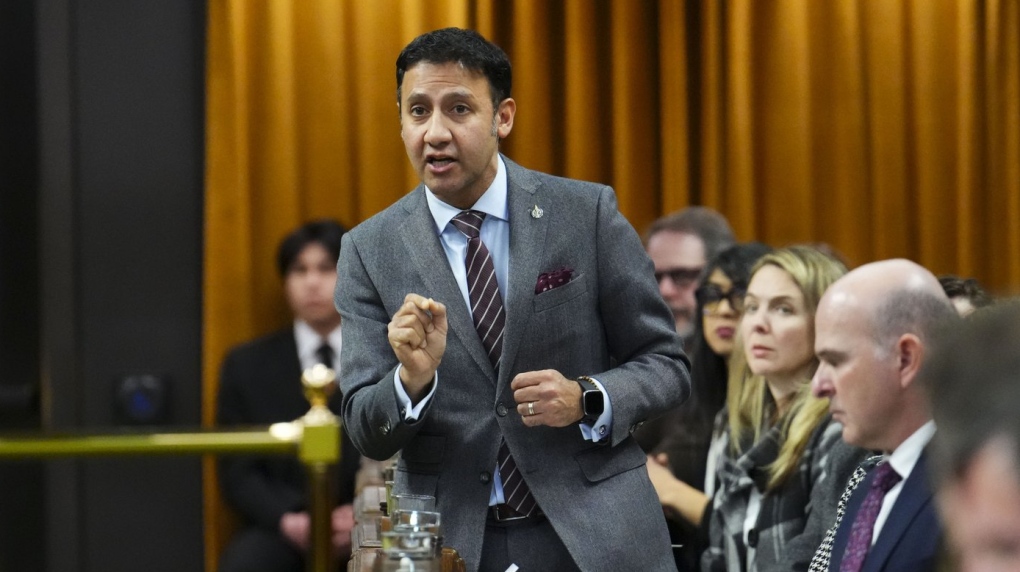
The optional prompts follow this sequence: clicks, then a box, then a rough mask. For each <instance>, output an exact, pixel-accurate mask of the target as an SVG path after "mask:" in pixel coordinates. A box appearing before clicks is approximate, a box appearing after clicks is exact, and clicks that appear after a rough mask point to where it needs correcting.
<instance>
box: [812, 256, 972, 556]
mask: <svg viewBox="0 0 1020 572" xmlns="http://www.w3.org/2000/svg"><path fill="white" fill-rule="evenodd" d="M954 319H958V318H957V315H956V312H955V311H954V310H953V306H952V304H951V303H950V302H949V299H948V298H947V297H946V295H945V293H944V292H943V291H942V287H941V286H940V285H939V282H938V280H937V279H936V278H935V276H933V275H932V274H931V273H930V272H928V271H927V270H925V269H924V268H922V267H921V266H919V265H917V264H915V263H913V262H910V261H907V260H886V261H882V262H875V263H872V264H866V265H864V266H861V267H860V268H857V269H856V270H854V271H853V272H850V273H849V274H847V275H846V276H844V277H843V278H841V279H840V280H838V281H837V282H836V283H835V284H833V285H832V286H831V287H830V288H829V290H828V291H827V292H826V293H825V296H823V297H822V301H821V302H820V303H819V305H818V311H817V313H816V315H815V354H816V355H817V356H818V360H819V366H818V369H817V371H816V373H815V376H814V379H813V380H812V381H811V389H812V392H813V393H814V394H815V396H817V397H827V398H829V400H830V402H829V411H830V412H831V413H832V416H833V419H834V420H835V421H838V422H840V423H842V424H843V440H844V441H846V442H847V443H848V444H850V445H854V446H857V447H864V448H867V449H873V450H875V451H880V452H881V453H882V455H881V457H875V458H872V459H870V460H869V461H867V462H865V464H864V465H863V466H862V467H861V468H859V469H858V471H857V472H856V473H855V474H854V476H853V477H851V481H850V485H849V486H848V489H847V491H846V492H845V493H844V495H843V498H842V499H841V500H840V506H839V511H838V515H837V520H836V523H835V524H834V525H833V528H832V529H831V530H830V531H829V534H827V535H826V538H825V540H824V541H823V543H822V546H821V547H820V548H819V550H818V552H817V553H816V554H815V558H814V560H813V561H812V563H811V570H839V571H840V572H845V571H847V570H850V571H853V572H857V571H860V570H869V571H871V570H873V571H879V570H889V571H894V570H913V571H923V570H931V569H934V559H935V553H936V549H937V547H938V545H939V542H940V539H941V536H942V529H941V525H940V523H939V521H938V516H937V514H936V511H935V505H934V502H933V501H932V493H931V490H930V488H929V487H928V483H927V455H926V453H925V448H926V446H927V444H928V441H930V440H931V438H932V436H933V435H934V434H935V423H934V422H933V421H932V420H931V412H930V410H929V407H928V404H927V401H926V397H925V394H924V392H923V391H922V389H921V387H920V384H919V383H918V381H917V380H918V372H919V371H920V369H921V366H922V364H923V363H924V361H925V360H926V358H927V357H928V353H929V350H930V348H931V344H932V341H933V340H932V338H933V337H934V336H935V334H936V333H937V330H938V329H939V328H940V327H941V326H942V325H943V324H945V323H947V322H951V321H952V320H954ZM858 485H860V486H858Z"/></svg>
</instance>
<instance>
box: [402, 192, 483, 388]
mask: <svg viewBox="0 0 1020 572" xmlns="http://www.w3.org/2000/svg"><path fill="white" fill-rule="evenodd" d="M406 204H407V213H408V216H407V219H406V220H405V224H403V225H402V226H401V227H400V235H401V238H402V239H403V241H404V247H405V248H406V249H407V251H408V253H409V255H408V256H407V260H410V261H412V263H413V264H414V267H415V269H416V270H417V271H418V275H419V276H421V279H422V282H424V283H425V287H426V290H427V291H428V292H429V294H428V295H429V296H431V297H432V298H434V299H436V300H438V301H440V302H443V303H444V304H446V316H447V320H448V322H449V325H450V331H451V332H453V335H454V336H455V337H456V338H457V339H458V340H460V342H461V344H463V345H464V347H465V348H466V349H467V352H468V354H469V355H470V356H471V357H472V358H473V359H474V361H475V362H476V363H477V364H478V366H479V368H480V369H481V370H482V371H483V372H485V375H486V377H487V378H488V379H489V381H491V382H492V383H493V384H495V383H496V375H495V372H494V371H493V370H492V364H491V363H489V357H488V355H487V354H486V353H485V348H484V346H482V340H481V338H479V337H478V332H476V331H475V325H474V321H473V320H472V319H471V315H470V314H469V313H468V309H467V305H466V304H465V302H464V296H463V295H462V294H461V292H460V287H458V286H457V280H456V279H455V278H454V277H453V271H451V270H450V262H449V261H448V260H447V258H446V251H445V250H443V245H442V243H441V242H440V239H439V235H438V234H436V225H435V221H434V220H433V218H432V213H431V212H430V211H429V206H428V201H426V200H425V187H424V186H422V185H419V186H418V188H417V189H415V190H414V192H413V193H412V196H411V198H410V200H409V201H408V202H407V203H406ZM394 263H395V264H400V263H401V261H394Z"/></svg>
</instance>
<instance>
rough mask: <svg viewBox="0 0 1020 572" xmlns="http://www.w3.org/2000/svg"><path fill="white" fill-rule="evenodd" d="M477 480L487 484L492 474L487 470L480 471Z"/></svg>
mask: <svg viewBox="0 0 1020 572" xmlns="http://www.w3.org/2000/svg"><path fill="white" fill-rule="evenodd" d="M478 480H479V481H481V482H482V484H483V485H487V484H489V481H491V480H492V474H490V473H489V472H488V471H482V472H481V473H479V474H478Z"/></svg>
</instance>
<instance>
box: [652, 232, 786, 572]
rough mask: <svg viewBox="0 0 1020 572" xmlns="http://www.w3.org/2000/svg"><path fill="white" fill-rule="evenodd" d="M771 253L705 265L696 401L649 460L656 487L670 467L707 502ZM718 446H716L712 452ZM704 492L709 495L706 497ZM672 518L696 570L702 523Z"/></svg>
mask: <svg viewBox="0 0 1020 572" xmlns="http://www.w3.org/2000/svg"><path fill="white" fill-rule="evenodd" d="M770 251H771V248H769V247H768V246H766V245H764V244H762V243H760V242H749V243H746V244H738V245H735V246H731V247H729V248H727V249H726V250H723V251H722V252H720V253H719V254H718V255H717V256H716V257H715V258H714V259H712V260H711V261H710V262H709V263H708V265H707V266H706V267H705V271H704V272H703V273H702V278H701V283H700V285H699V286H698V290H697V293H696V298H697V302H698V311H697V314H696V315H697V316H699V317H700V319H698V320H695V327H694V335H693V340H694V342H693V346H692V348H691V352H690V356H691V362H692V364H693V365H692V367H691V397H690V399H689V400H688V401H687V402H686V403H685V404H684V405H683V406H682V407H681V408H680V409H678V410H677V411H676V412H675V413H674V414H673V417H672V418H671V419H670V420H669V424H668V426H667V433H666V435H665V436H664V438H663V440H662V443H661V444H660V446H659V447H658V448H657V449H656V450H655V452H654V454H653V455H652V458H651V459H649V472H650V474H651V475H652V477H653V483H655V482H656V480H655V476H656V474H657V471H656V470H657V469H658V470H659V471H665V470H666V469H664V468H662V467H669V470H670V471H671V473H672V475H671V476H672V477H674V478H675V479H678V480H679V481H682V482H683V483H684V484H685V485H687V486H688V487H689V489H690V490H691V491H693V492H695V493H697V495H696V496H694V495H690V496H691V497H693V498H695V499H696V498H698V497H701V498H705V499H707V498H708V497H709V496H711V494H712V488H713V482H714V479H713V478H712V477H713V475H714V473H715V462H714V458H715V457H716V456H717V455H718V454H719V452H721V451H722V450H723V449H724V448H725V444H724V443H718V440H716V441H713V426H714V423H715V421H714V420H715V417H716V415H717V414H718V413H719V412H720V410H722V409H723V406H724V405H725V404H726V387H727V377H728V371H729V368H728V367H727V362H728V360H729V358H730V355H731V354H732V353H733V347H734V338H735V336H736V333H737V327H738V325H739V324H738V323H739V321H740V311H741V307H742V304H743V299H744V293H745V292H746V290H747V282H748V279H749V277H750V271H751V267H752V266H754V264H755V262H757V261H758V259H759V258H761V257H762V256H763V255H765V254H767V253H768V252H770ZM720 425H722V424H720ZM720 433H721V431H720ZM713 442H717V445H716V446H714V447H712V450H713V453H711V454H710V453H709V447H710V443H713ZM706 475H707V477H708V478H707V479H706ZM706 485H707V488H706ZM701 491H707V496H706V495H705V494H701ZM660 496H661V494H660ZM665 504H666V503H664V505H665ZM670 516H672V517H675V518H671V519H670V532H671V535H672V537H673V541H674V544H682V545H683V546H684V548H683V549H682V551H681V553H680V554H678V555H677V564H678V567H679V568H680V569H681V570H687V569H690V570H693V569H696V561H697V560H696V559H697V556H698V548H697V545H698V544H699V542H697V541H696V540H695V536H696V527H695V525H696V524H697V523H696V522H695V523H691V522H688V520H687V519H685V518H682V516H683V515H672V514H671V515H670Z"/></svg>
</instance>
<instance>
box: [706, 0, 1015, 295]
mask: <svg viewBox="0 0 1020 572" xmlns="http://www.w3.org/2000/svg"><path fill="white" fill-rule="evenodd" d="M694 4H695V5H696V6H697V8H696V12H697V14H698V23H697V30H698V31H697V33H696V35H697V37H698V48H697V49H698V56H697V61H698V70H699V71H698V73H697V87H696V89H692V90H691V93H690V97H691V101H692V102H697V103H695V105H698V106H699V108H700V110H701V113H700V114H698V115H697V118H698V121H699V122H700V125H699V126H698V127H697V128H696V132H695V133H692V138H693V139H694V140H695V141H696V143H694V149H695V153H694V155H695V156H696V165H695V167H694V168H695V170H696V171H697V184H696V185H695V187H694V188H696V189H698V190H699V192H700V197H699V198H700V202H701V203H703V204H706V205H709V206H713V207H716V208H718V209H719V210H721V211H722V212H724V213H725V214H727V215H728V216H729V217H730V220H731V221H732V222H733V223H734V227H735V228H736V230H737V231H738V234H739V235H740V236H741V237H742V238H756V239H760V240H764V241H766V242H769V243H771V244H778V245H781V244H786V243H789V242H795V241H821V242H827V243H829V244H831V245H832V246H834V247H836V248H837V249H838V250H839V251H841V252H843V253H844V254H845V255H846V257H847V258H848V259H849V261H850V262H851V263H852V264H855V265H856V264H861V263H864V262H868V261H871V260H876V259H881V258H889V257H894V256H903V257H907V258H911V259H913V260H916V261H918V262H920V263H921V264H924V265H925V266H927V267H928V268H930V269H931V270H932V271H934V272H936V273H946V272H955V273H960V274H963V275H967V276H976V277H978V278H979V280H981V281H982V282H984V283H985V284H987V285H988V286H991V287H993V288H994V289H996V290H999V291H1011V290H1015V289H1016V288H1017V286H1018V285H1020V91H1018V86H1020V57H1018V55H1020V43H1018V37H1020V15H1018V11H1017V2H1016V1H1015V0H985V1H977V0H913V1H909V0H897V1H891V0H890V1H886V0H833V1H827V2H814V1H811V0H773V1H761V0H732V1H729V2H696V3H694Z"/></svg>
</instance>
